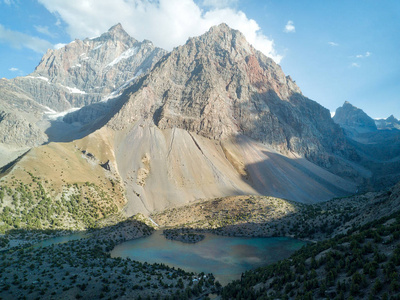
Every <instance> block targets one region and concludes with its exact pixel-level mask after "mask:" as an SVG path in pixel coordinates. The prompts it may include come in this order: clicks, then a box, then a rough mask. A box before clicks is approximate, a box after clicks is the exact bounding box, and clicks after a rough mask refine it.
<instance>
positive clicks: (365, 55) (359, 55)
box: [356, 51, 372, 58]
mask: <svg viewBox="0 0 400 300" xmlns="http://www.w3.org/2000/svg"><path fill="white" fill-rule="evenodd" d="M371 54H372V53H371V52H368V51H367V52H365V54H358V55H356V58H366V57H369V56H371Z"/></svg>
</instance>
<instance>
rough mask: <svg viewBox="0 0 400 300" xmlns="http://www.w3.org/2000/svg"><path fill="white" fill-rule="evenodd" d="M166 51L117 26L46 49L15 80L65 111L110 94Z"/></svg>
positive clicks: (45, 101)
mask: <svg viewBox="0 0 400 300" xmlns="http://www.w3.org/2000/svg"><path fill="white" fill-rule="evenodd" d="M165 53H166V51H165V50H163V49H160V48H157V47H155V46H154V45H153V44H152V43H149V42H148V41H144V42H139V41H137V40H136V39H134V38H133V37H131V36H130V35H129V34H128V33H127V32H126V31H125V30H124V29H123V27H122V25H121V24H116V25H114V26H113V27H111V28H110V29H109V30H108V31H107V32H106V33H104V34H102V35H101V36H99V37H97V38H86V39H84V40H79V39H76V40H74V41H72V42H71V43H69V44H67V45H65V46H64V47H62V48H60V49H57V50H49V51H48V52H47V53H46V54H45V55H44V56H43V58H42V60H41V61H40V63H39V65H38V66H37V67H36V69H35V71H34V72H33V73H32V74H30V75H29V76H26V77H20V78H17V79H15V80H14V83H15V84H16V85H17V86H19V87H20V88H22V89H23V90H24V91H26V92H27V93H29V94H31V95H32V96H33V99H35V100H36V101H37V102H39V103H40V104H43V105H45V106H47V107H49V108H51V109H52V110H55V111H65V110H67V109H70V108H72V107H82V106H85V105H88V104H91V103H96V102H100V101H101V100H104V99H105V98H107V97H115V96H116V95H118V94H119V93H120V91H121V90H122V89H123V88H125V87H126V86H128V85H129V84H130V83H131V82H132V81H134V80H135V78H136V77H138V76H140V75H141V74H143V73H146V72H147V71H148V70H149V69H150V68H151V67H152V66H153V65H154V64H155V63H156V62H157V61H158V60H159V58H160V57H161V56H163V55H164V54H165ZM38 87H40V88H38ZM49 95H51V96H50V97H49Z"/></svg>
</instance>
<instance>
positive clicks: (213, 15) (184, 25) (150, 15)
mask: <svg viewBox="0 0 400 300" xmlns="http://www.w3.org/2000/svg"><path fill="white" fill-rule="evenodd" d="M39 2H40V3H42V4H43V5H44V6H45V7H46V8H47V9H48V10H49V11H50V12H52V13H54V14H56V15H57V16H58V17H60V18H61V19H62V20H63V21H64V22H65V23H66V24H67V26H68V27H67V32H68V33H69V35H70V37H71V38H72V39H75V38H80V39H83V38H86V37H92V36H99V35H100V34H101V33H103V32H105V31H107V30H108V29H109V28H110V27H111V26H113V25H115V24H117V23H121V24H122V26H123V27H124V29H125V30H126V31H127V32H128V33H129V34H130V35H131V36H133V37H135V38H136V39H139V40H143V39H148V40H151V41H152V42H154V44H155V45H157V46H159V47H162V48H164V49H167V50H172V48H173V47H176V46H179V45H182V44H184V43H185V42H186V40H187V39H188V38H189V37H192V36H197V35H200V34H203V33H204V32H206V31H207V30H208V29H209V28H210V27H211V26H213V25H218V24H220V23H223V22H224V23H226V24H228V25H229V26H230V27H232V28H234V29H238V30H240V31H241V32H242V33H243V34H244V35H245V36H246V38H247V40H248V41H249V42H250V43H251V44H252V45H253V46H254V47H255V48H256V49H258V50H260V51H262V52H263V53H264V54H266V55H267V56H269V57H271V58H273V59H274V60H275V61H276V62H278V63H279V62H280V60H281V59H282V56H280V55H278V54H277V53H276V51H275V48H274V42H273V40H272V39H270V38H268V37H267V36H265V35H264V34H263V33H262V32H261V30H260V27H259V25H258V24H257V22H256V21H254V20H253V19H249V18H247V16H246V14H245V13H243V12H242V11H239V10H237V9H234V8H231V7H225V6H221V5H218V1H215V0H205V1H204V2H205V3H206V4H207V5H208V8H207V9H205V10H202V9H201V8H200V6H198V5H197V4H196V3H195V2H194V0H158V1H153V0H114V1H108V0H86V1H81V0H70V1H64V0H39ZM234 3H235V1H232V0H224V1H223V4H224V5H233V4H234ZM110 12H112V13H110Z"/></svg>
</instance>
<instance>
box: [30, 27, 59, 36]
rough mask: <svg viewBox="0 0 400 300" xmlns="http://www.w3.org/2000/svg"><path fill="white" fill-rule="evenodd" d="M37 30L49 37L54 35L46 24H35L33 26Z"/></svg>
mask: <svg viewBox="0 0 400 300" xmlns="http://www.w3.org/2000/svg"><path fill="white" fill-rule="evenodd" d="M34 27H35V29H36V31H37V32H40V33H43V34H45V35H47V36H49V37H55V34H54V33H51V32H50V30H49V27H47V26H40V25H35V26H34Z"/></svg>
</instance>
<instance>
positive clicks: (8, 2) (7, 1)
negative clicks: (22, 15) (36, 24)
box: [3, 0, 12, 5]
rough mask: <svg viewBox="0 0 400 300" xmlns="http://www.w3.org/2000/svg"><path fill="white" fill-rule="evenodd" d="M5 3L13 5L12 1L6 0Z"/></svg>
mask: <svg viewBox="0 0 400 300" xmlns="http://www.w3.org/2000/svg"><path fill="white" fill-rule="evenodd" d="M3 2H4V3H5V4H7V5H11V3H12V1H11V0H4V1H3Z"/></svg>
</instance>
